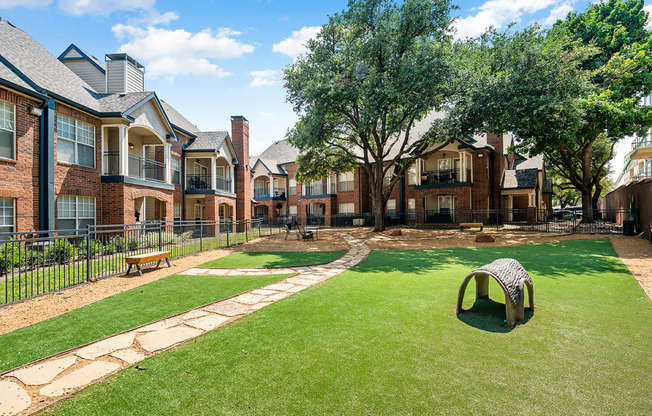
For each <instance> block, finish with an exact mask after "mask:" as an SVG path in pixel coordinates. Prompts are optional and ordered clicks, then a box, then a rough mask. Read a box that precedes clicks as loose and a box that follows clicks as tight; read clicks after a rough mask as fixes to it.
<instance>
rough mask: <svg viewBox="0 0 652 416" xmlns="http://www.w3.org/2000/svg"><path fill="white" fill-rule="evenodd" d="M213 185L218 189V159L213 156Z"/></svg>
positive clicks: (214, 188)
mask: <svg viewBox="0 0 652 416" xmlns="http://www.w3.org/2000/svg"><path fill="white" fill-rule="evenodd" d="M211 186H212V188H213V190H217V160H216V159H215V158H214V157H211Z"/></svg>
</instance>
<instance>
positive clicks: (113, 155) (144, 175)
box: [102, 152, 165, 183]
mask: <svg viewBox="0 0 652 416" xmlns="http://www.w3.org/2000/svg"><path fill="white" fill-rule="evenodd" d="M128 160H129V162H128V175H129V177H130V178H134V179H140V180H145V181H151V182H158V183H165V163H161V162H157V161H155V160H151V159H147V158H144V157H140V156H136V155H131V154H130V155H129V159H128ZM103 166H104V169H103V172H102V174H103V175H106V176H117V175H120V152H104V164H103Z"/></svg>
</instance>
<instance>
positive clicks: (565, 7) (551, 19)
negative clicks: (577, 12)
mask: <svg viewBox="0 0 652 416" xmlns="http://www.w3.org/2000/svg"><path fill="white" fill-rule="evenodd" d="M572 11H573V6H571V5H570V4H568V3H564V4H562V5H560V6H557V7H555V8H554V9H552V10H551V11H550V16H548V17H547V18H546V19H545V20H544V21H543V24H544V25H549V26H550V25H553V24H554V23H555V22H556V21H557V20H560V19H562V20H563V19H564V18H565V17H566V15H568V13H570V12H572Z"/></svg>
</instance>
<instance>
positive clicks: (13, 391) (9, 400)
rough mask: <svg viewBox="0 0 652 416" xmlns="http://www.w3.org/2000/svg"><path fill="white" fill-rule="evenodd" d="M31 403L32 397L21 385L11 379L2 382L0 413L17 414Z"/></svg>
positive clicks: (0, 385)
mask: <svg viewBox="0 0 652 416" xmlns="http://www.w3.org/2000/svg"><path fill="white" fill-rule="evenodd" d="M31 404H32V399H31V398H30V397H29V394H28V393H27V391H25V389H23V388H22V387H20V385H18V384H17V383H14V382H11V381H2V382H0V415H7V416H9V415H16V414H18V413H20V412H22V411H24V410H26V409H27V408H28V407H29V406H30V405H31Z"/></svg>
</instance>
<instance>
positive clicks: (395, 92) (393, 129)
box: [284, 0, 454, 227]
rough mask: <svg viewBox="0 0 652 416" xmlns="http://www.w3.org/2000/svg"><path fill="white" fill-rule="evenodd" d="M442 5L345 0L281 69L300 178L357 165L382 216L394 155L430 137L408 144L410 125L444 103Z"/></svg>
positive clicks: (396, 168) (446, 70) (446, 38)
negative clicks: (342, 8)
mask: <svg viewBox="0 0 652 416" xmlns="http://www.w3.org/2000/svg"><path fill="white" fill-rule="evenodd" d="M449 10H450V2H449V0H435V1H433V0H406V1H403V2H397V1H392V0H352V1H350V2H349V7H348V9H347V10H345V11H343V12H342V13H341V14H335V15H334V16H332V17H330V18H329V21H328V23H327V24H326V25H324V26H323V27H322V30H321V32H320V33H319V35H318V36H317V38H316V39H314V40H311V41H309V42H308V43H307V46H308V51H307V53H306V54H305V55H304V56H301V57H299V58H298V59H296V60H295V61H294V62H293V63H292V64H290V66H289V67H288V68H286V69H285V71H284V73H285V88H286V91H287V100H288V101H289V102H290V103H292V105H293V107H294V110H295V112H296V113H297V114H299V115H300V117H299V121H298V122H297V123H296V125H295V126H294V127H293V128H292V129H291V130H290V132H289V133H288V140H289V141H290V142H291V143H292V144H293V145H295V146H296V147H298V148H299V149H300V150H301V151H302V152H303V155H302V156H300V158H299V162H300V169H299V172H298V174H297V177H298V179H299V180H300V181H308V180H313V179H319V178H323V177H324V176H325V175H326V174H327V173H328V172H331V171H341V170H346V169H350V168H351V166H352V165H354V164H357V165H362V166H363V167H364V168H365V170H366V171H367V174H368V176H369V178H370V179H369V180H370V185H371V192H372V198H373V200H374V210H375V212H376V213H377V214H379V215H381V217H382V214H383V212H384V210H383V208H384V206H385V202H386V200H387V199H388V198H389V194H390V193H391V190H392V188H393V187H394V185H395V184H396V183H397V181H398V180H399V178H400V176H401V175H402V174H403V172H404V171H405V169H406V168H407V163H406V162H404V163H399V161H401V160H402V159H405V158H407V159H411V160H413V159H414V158H416V157H417V156H418V155H419V153H420V152H421V150H422V149H423V148H424V147H427V145H428V144H429V143H432V142H434V140H435V138H434V137H433V136H432V135H425V136H424V137H422V138H420V139H419V140H411V139H413V138H412V137H410V129H411V127H412V126H413V125H414V123H415V122H417V121H419V120H420V119H422V118H423V117H424V116H425V115H426V114H428V113H430V112H431V111H433V109H434V108H437V107H440V106H441V105H442V103H444V102H445V101H446V99H447V93H448V85H449V82H448V81H449V78H450V74H451V72H452V71H453V70H454V69H453V68H452V66H451V63H452V62H453V59H452V58H451V56H450V39H451V38H450V27H449V26H450V22H451V18H450V16H449ZM401 132H404V134H402V135H399V134H400V133H401ZM390 151H391V152H392V153H391V157H390V158H389V161H388V163H387V164H386V165H385V166H383V165H382V162H383V161H384V160H387V159H388V155H389V154H390ZM374 163H375V164H376V168H374V169H372V165H373V164H374ZM390 169H391V170H392V172H394V175H393V178H392V182H391V183H390V184H389V186H388V187H386V188H385V189H383V187H382V182H383V178H384V176H385V172H387V171H389V170H390ZM378 222H381V223H382V221H378ZM378 222H377V224H378ZM377 227H378V225H377Z"/></svg>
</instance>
